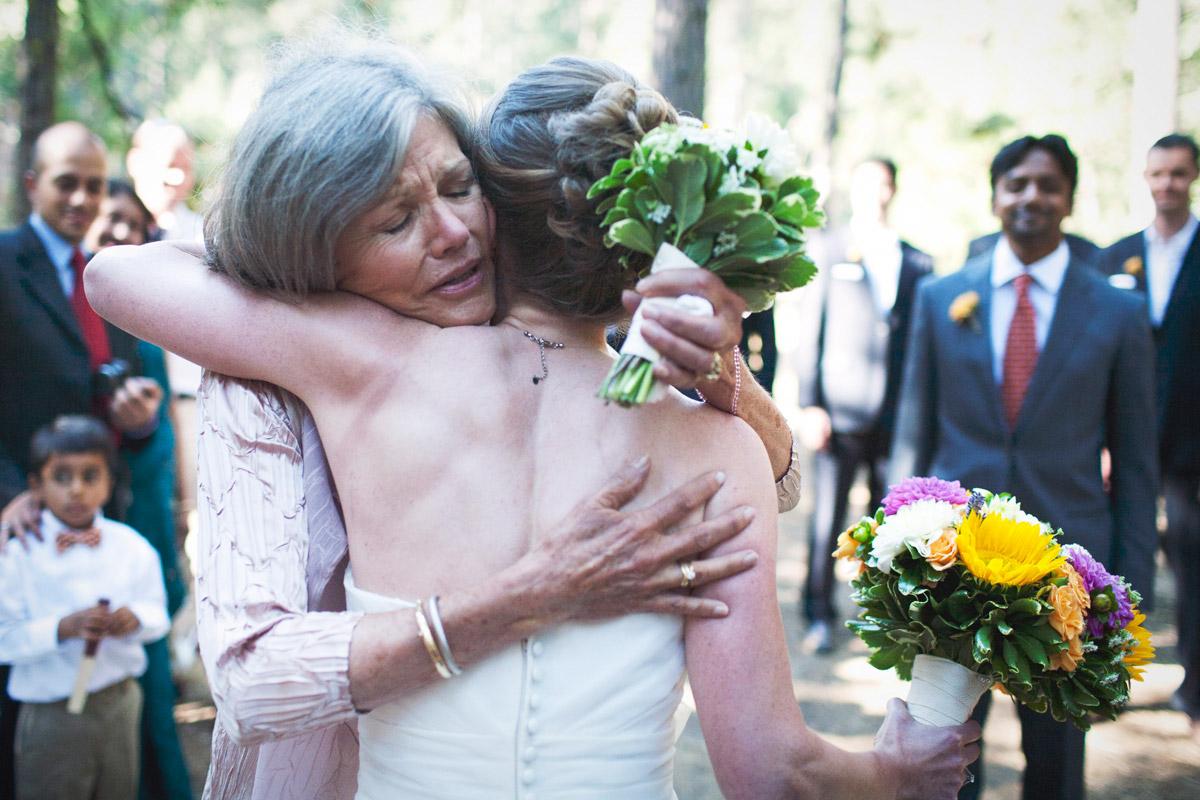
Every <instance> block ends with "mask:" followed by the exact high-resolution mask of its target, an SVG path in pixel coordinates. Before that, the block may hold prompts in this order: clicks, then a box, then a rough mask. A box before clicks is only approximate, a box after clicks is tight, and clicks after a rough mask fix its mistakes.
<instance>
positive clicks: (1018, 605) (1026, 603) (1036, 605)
mask: <svg viewBox="0 0 1200 800" xmlns="http://www.w3.org/2000/svg"><path fill="white" fill-rule="evenodd" d="M1042 610H1043V606H1042V604H1041V603H1040V602H1038V600H1037V599H1035V598H1033V597H1022V598H1021V599H1020V600H1014V601H1013V602H1011V603H1009V605H1008V614H1009V616H1015V615H1021V614H1025V615H1029V616H1037V615H1038V614H1041V613H1042Z"/></svg>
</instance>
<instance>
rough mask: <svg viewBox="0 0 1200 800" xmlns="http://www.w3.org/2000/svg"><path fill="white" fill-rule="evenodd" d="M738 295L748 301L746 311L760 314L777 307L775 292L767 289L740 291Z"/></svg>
mask: <svg viewBox="0 0 1200 800" xmlns="http://www.w3.org/2000/svg"><path fill="white" fill-rule="evenodd" d="M738 295H739V296H740V297H741V298H742V299H743V300H745V301H746V310H747V311H750V312H753V313H758V312H759V311H766V310H767V309H768V308H770V307H771V306H773V305H775V292H769V291H767V290H765V289H740V290H738Z"/></svg>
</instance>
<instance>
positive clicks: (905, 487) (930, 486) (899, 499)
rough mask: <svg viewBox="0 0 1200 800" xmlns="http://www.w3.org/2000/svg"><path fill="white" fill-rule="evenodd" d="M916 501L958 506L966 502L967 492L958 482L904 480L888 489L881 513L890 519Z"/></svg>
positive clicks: (921, 479) (929, 479)
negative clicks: (932, 501)
mask: <svg viewBox="0 0 1200 800" xmlns="http://www.w3.org/2000/svg"><path fill="white" fill-rule="evenodd" d="M918 500H941V501H943V502H945V503H949V504H950V505H954V506H960V505H962V504H963V503H965V502H967V492H966V490H965V489H963V488H962V485H961V484H960V483H959V482H958V481H944V480H942V479H941V478H905V479H904V480H902V481H900V482H899V483H898V484H896V485H895V486H892V487H890V488H889V490H888V493H887V497H885V498H883V513H884V514H885V515H887V516H889V517H890V516H891V515H892V514H895V513H896V512H897V511H899V510H900V509H902V508H904V507H905V506H907V505H912V504H913V503H915V502H917V501H918Z"/></svg>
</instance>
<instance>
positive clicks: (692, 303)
mask: <svg viewBox="0 0 1200 800" xmlns="http://www.w3.org/2000/svg"><path fill="white" fill-rule="evenodd" d="M669 269H702V267H699V266H697V265H696V262H694V261H692V260H691V259H690V258H688V257H687V256H685V255H684V254H683V251H681V250H679V248H677V247H675V246H673V245H669V244H665V243H664V244H662V245H660V246H659V248H658V254H657V255H655V256H654V263H653V264H652V265H651V266H650V274H651V275H656V274H658V273H660V272H665V271H667V270H669ZM646 308H671V309H675V310H676V311H682V312H684V313H687V314H695V315H696V316H698V317H711V316H712V315H713V307H712V303H710V302H708V300H706V299H705V298H703V297H700V296H699V295H694V294H683V295H680V296H679V297H647V298H646V299H644V300H642V302H641V304H640V305H639V306H638V309H637V311H635V312H634V314H633V321H632V322H630V323H629V333H628V334H627V335H626V337H625V344H623V345H621V355H623V356H626V355H635V356H641V357H642V358H644V359H646V360H647V361H649V362H650V363H651V364H657V363H658V362H659V361H661V360H662V356H661V355H659V353H658V351H657V350H655V349H654V348H653V347H651V346H650V343H649V342H647V341H646V340H645V338H643V336H642V311H643V309H646ZM665 394H666V390H665V389H664V388H663V387H662V385H661V384H659V383H657V382H656V383H655V385H654V389H653V390H652V391H651V392H650V397H649V398H648V399H647V401H646V402H648V403H653V402H655V401H657V400H661V399H662V398H663V397H664V396H665Z"/></svg>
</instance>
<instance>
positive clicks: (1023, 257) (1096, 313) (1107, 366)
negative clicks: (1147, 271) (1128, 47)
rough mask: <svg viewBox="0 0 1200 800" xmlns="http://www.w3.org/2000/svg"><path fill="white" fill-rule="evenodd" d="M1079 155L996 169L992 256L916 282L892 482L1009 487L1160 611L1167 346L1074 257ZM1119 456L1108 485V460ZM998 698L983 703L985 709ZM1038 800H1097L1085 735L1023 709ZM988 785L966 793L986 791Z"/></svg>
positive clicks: (1047, 151)
mask: <svg viewBox="0 0 1200 800" xmlns="http://www.w3.org/2000/svg"><path fill="white" fill-rule="evenodd" d="M1077 175H1078V162H1077V161H1076V159H1075V155H1074V153H1072V152H1071V149H1070V147H1069V146H1068V145H1067V142H1066V141H1065V140H1064V139H1063V138H1062V137H1061V136H1055V135H1050V136H1045V137H1042V138H1036V137H1032V136H1025V137H1023V138H1021V139H1018V140H1016V141H1014V142H1012V143H1010V144H1008V145H1006V146H1005V147H1004V148H1002V149H1001V150H1000V152H999V153H998V154H997V155H996V157H995V159H994V160H993V161H992V165H991V181H992V210H993V212H994V213H995V215H996V216H997V217H998V218H999V220H1000V223H1001V228H1002V230H1003V234H1004V235H1003V236H1002V237H1001V238H1000V240H999V241H998V242H997V244H996V248H995V250H994V251H993V252H991V253H985V254H984V255H981V256H979V257H977V258H975V259H972V260H970V261H968V262H967V264H966V265H965V266H964V267H963V269H962V270H961V271H959V272H957V273H955V274H953V275H949V276H946V277H944V278H941V279H938V280H931V281H926V282H925V283H923V284H922V285H921V287H920V288H919V289H918V293H917V304H916V309H915V311H914V314H913V322H912V331H911V337H910V342H909V347H908V358H909V361H908V364H907V368H906V370H905V377H904V388H903V389H902V391H901V396H900V408H899V416H898V424H897V431H896V438H895V441H894V445H893V450H892V469H891V471H890V473H889V475H890V477H891V479H892V481H893V482H895V481H896V480H899V479H900V478H902V477H904V476H906V475H913V474H916V475H928V474H932V475H938V476H940V477H942V478H945V479H947V480H958V481H962V483H963V484H964V485H965V486H967V487H974V486H982V487H986V488H989V489H993V490H996V491H1004V492H1011V493H1013V494H1014V495H1016V496H1017V497H1018V498H1019V499H1020V500H1021V501H1022V503H1023V505H1024V508H1025V510H1026V511H1028V512H1029V513H1031V514H1034V515H1036V516H1038V517H1040V518H1042V519H1044V520H1047V521H1049V522H1052V523H1053V524H1054V525H1056V526H1060V527H1062V529H1063V531H1064V534H1065V538H1066V540H1067V541H1070V542H1077V543H1079V544H1081V545H1083V546H1084V547H1086V548H1088V550H1090V551H1091V553H1092V554H1093V555H1094V556H1096V558H1098V559H1100V560H1101V561H1103V562H1104V563H1105V564H1106V565H1107V566H1108V567H1109V568H1110V569H1111V570H1113V571H1114V572H1117V573H1121V574H1123V575H1125V576H1126V577H1127V578H1128V579H1129V580H1130V581H1132V583H1133V585H1134V586H1136V587H1137V588H1138V589H1139V590H1140V591H1141V592H1142V593H1143V595H1144V596H1145V602H1146V604H1149V603H1151V602H1152V589H1153V584H1152V581H1153V576H1154V552H1155V546H1156V533H1155V528H1154V511H1155V497H1156V494H1157V491H1158V486H1157V474H1158V449H1157V437H1156V432H1155V406H1154V345H1153V342H1152V340H1151V336H1150V326H1149V321H1148V320H1147V318H1146V312H1145V309H1144V307H1143V304H1142V303H1141V302H1140V301H1139V299H1138V298H1137V297H1135V296H1133V295H1131V294H1130V293H1128V292H1122V291H1121V290H1119V289H1116V288H1114V287H1112V286H1109V285H1108V283H1106V282H1105V280H1104V279H1103V278H1102V277H1101V276H1100V275H1099V274H1098V273H1097V272H1096V271H1095V270H1094V269H1092V268H1091V267H1088V266H1085V264H1084V263H1083V262H1082V261H1080V260H1079V259H1078V258H1075V257H1074V256H1072V255H1071V254H1070V251H1069V249H1068V247H1067V244H1066V243H1065V242H1064V240H1063V233H1062V221H1063V219H1064V218H1065V217H1066V216H1068V215H1069V214H1070V213H1071V206H1072V202H1073V198H1074V193H1075V185H1076V178H1077ZM1105 447H1107V448H1108V449H1109V451H1111V453H1112V463H1113V470H1112V476H1111V488H1110V490H1109V491H1105V487H1104V482H1103V480H1102V478H1101V474H1100V452H1101V450H1102V449H1103V448H1105ZM989 699H990V695H985V697H984V699H983V701H982V702H981V703H980V705H979V707H978V708H977V709H976V718H977V719H980V721H981V722H982V717H984V716H986V713H987V708H988V705H989ZM1019 713H1020V718H1021V730H1022V736H1021V744H1022V748H1023V749H1024V751H1025V758H1026V776H1027V780H1026V781H1025V786H1024V791H1023V793H1022V797H1023V798H1024V799H1025V800H1035V799H1039V798H1045V800H1075V798H1082V797H1084V780H1083V750H1084V736H1083V734H1082V733H1080V732H1079V731H1078V730H1076V729H1075V728H1074V727H1073V726H1071V725H1070V724H1069V723H1058V722H1055V721H1054V720H1053V719H1052V718H1051V717H1050V716H1049V715H1045V714H1036V713H1034V712H1032V711H1030V710H1028V709H1025V708H1021V709H1019ZM982 777H983V776H982V770H980V773H979V774H978V778H979V780H977V781H976V782H975V783H973V784H970V785H968V786H967V787H966V788H965V789H964V790H963V793H962V794H961V795H960V797H964V798H974V797H976V796H978V793H979V791H980V787H981V784H982Z"/></svg>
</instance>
